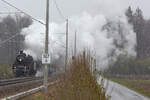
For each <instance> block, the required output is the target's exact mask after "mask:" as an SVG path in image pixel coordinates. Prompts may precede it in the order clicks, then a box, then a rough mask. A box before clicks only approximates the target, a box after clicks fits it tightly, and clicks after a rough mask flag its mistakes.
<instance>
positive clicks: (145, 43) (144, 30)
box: [125, 7, 150, 59]
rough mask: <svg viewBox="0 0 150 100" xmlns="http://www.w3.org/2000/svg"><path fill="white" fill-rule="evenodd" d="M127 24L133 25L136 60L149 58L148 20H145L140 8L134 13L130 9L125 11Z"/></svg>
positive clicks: (149, 25) (149, 36)
mask: <svg viewBox="0 0 150 100" xmlns="http://www.w3.org/2000/svg"><path fill="white" fill-rule="evenodd" d="M125 14H126V16H127V18H128V22H129V23H130V24H131V25H133V29H134V32H135V33H136V36H137V39H136V41H137V46H136V52H137V59H145V58H149V57H150V19H148V20H146V19H145V18H144V16H143V12H142V10H141V9H140V8H137V9H136V11H135V12H134V11H133V10H132V8H131V7H129V8H128V9H127V10H126V13H125Z"/></svg>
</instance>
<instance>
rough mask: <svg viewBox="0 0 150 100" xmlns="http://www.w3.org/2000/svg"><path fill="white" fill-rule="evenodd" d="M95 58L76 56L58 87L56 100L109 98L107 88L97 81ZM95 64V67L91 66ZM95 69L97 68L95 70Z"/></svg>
mask: <svg viewBox="0 0 150 100" xmlns="http://www.w3.org/2000/svg"><path fill="white" fill-rule="evenodd" d="M92 62H94V60H93V58H92V57H90V56H87V55H86V53H85V52H83V55H80V56H78V57H76V58H75V59H74V60H73V61H72V63H71V64H70V65H69V70H67V72H66V73H65V75H64V78H63V80H62V83H61V84H59V85H58V86H57V88H56V93H55V94H56V95H55V96H53V99H54V100H108V98H107V97H106V93H105V89H104V88H103V86H102V85H99V84H98V83H97V78H96V76H95V75H94V72H92V70H90V69H94V66H95V63H92ZM91 66H93V68H91ZM93 71H95V70H93Z"/></svg>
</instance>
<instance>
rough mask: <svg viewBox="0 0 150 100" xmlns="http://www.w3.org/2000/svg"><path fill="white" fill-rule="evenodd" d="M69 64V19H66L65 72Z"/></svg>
mask: <svg viewBox="0 0 150 100" xmlns="http://www.w3.org/2000/svg"><path fill="white" fill-rule="evenodd" d="M67 64H68V19H67V20H66V56H65V72H66V68H67Z"/></svg>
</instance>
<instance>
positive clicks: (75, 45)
mask: <svg viewBox="0 0 150 100" xmlns="http://www.w3.org/2000/svg"><path fill="white" fill-rule="evenodd" d="M76 52H77V31H75V39H74V57H76Z"/></svg>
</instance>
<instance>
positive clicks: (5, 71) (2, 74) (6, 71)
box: [0, 65, 14, 80]
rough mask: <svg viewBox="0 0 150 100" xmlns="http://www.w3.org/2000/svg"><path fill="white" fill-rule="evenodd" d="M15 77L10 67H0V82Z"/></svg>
mask: <svg viewBox="0 0 150 100" xmlns="http://www.w3.org/2000/svg"><path fill="white" fill-rule="evenodd" d="M12 77H14V75H13V73H12V69H11V67H10V66H9V65H0V80H1V79H8V78H12Z"/></svg>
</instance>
